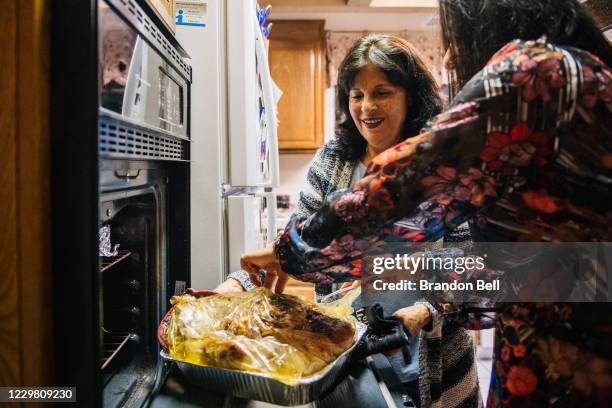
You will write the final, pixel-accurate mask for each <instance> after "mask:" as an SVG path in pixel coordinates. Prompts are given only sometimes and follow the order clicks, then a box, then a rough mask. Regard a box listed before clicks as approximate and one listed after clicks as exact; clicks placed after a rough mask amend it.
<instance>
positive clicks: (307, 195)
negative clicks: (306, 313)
mask: <svg viewBox="0 0 612 408" xmlns="http://www.w3.org/2000/svg"><path fill="white" fill-rule="evenodd" d="M341 149H342V147H341V145H340V143H339V142H338V141H337V140H336V139H335V138H333V139H331V140H330V141H328V142H327V143H326V144H325V145H323V146H322V147H321V148H319V150H317V152H316V154H315V157H314V158H313V160H312V162H311V164H310V168H309V170H308V175H307V176H306V181H307V183H306V184H307V185H306V188H305V189H304V190H303V191H302V192H300V199H299V201H298V203H297V209H296V212H297V213H298V214H299V215H301V216H305V217H308V216H310V215H311V214H313V213H314V212H315V211H317V210H318V209H319V208H321V206H322V205H323V202H324V201H325V198H326V197H327V196H328V195H329V194H331V193H333V192H334V191H337V190H340V189H345V188H348V187H350V183H351V176H352V174H353V170H354V169H355V166H356V164H357V162H354V161H353V162H351V161H346V160H343V159H342V158H341V155H340V151H341ZM464 240H469V228H468V227H467V226H466V225H464V226H462V227H460V228H458V229H456V230H455V231H453V232H452V233H450V234H448V235H447V236H446V237H445V241H454V242H457V241H464ZM229 276H230V277H232V278H234V279H236V280H238V281H239V282H241V284H242V285H243V286H244V287H245V289H247V290H249V289H251V288H254V286H253V284H252V283H251V282H250V280H249V278H248V275H247V274H246V272H234V273H232V274H230V275H229ZM332 290H333V288H332V287H331V285H317V287H316V292H317V298H320V296H322V295H324V294H327V293H330V292H331V291H332ZM417 303H421V304H424V305H425V306H427V307H428V308H429V310H430V312H431V322H430V324H429V325H428V326H427V327H425V328H424V329H423V330H421V332H420V334H419V336H420V337H419V370H420V373H419V391H420V395H421V404H420V406H421V407H435V408H455V407H457V408H459V407H460V408H464V407H465V408H467V407H481V406H482V399H481V396H480V391H479V387H478V374H477V371H476V364H475V362H474V350H473V347H472V339H471V337H470V335H469V334H468V332H467V331H466V330H465V329H464V328H463V327H461V326H459V325H456V324H451V323H448V324H445V321H444V319H443V317H442V316H441V315H440V314H439V312H438V311H437V310H436V309H435V308H434V307H433V306H431V305H430V304H429V303H428V302H417Z"/></svg>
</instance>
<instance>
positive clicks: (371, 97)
mask: <svg viewBox="0 0 612 408" xmlns="http://www.w3.org/2000/svg"><path fill="white" fill-rule="evenodd" d="M407 105H408V101H407V100H406V90H404V88H402V87H401V86H396V85H393V84H392V83H391V82H389V80H388V79H387V77H386V76H385V74H384V73H383V72H382V71H381V70H379V69H378V68H376V67H375V66H374V65H366V66H365V67H364V68H363V69H361V71H359V73H358V74H357V76H356V77H355V83H354V84H353V87H352V88H351V91H350V99H349V110H350V112H351V117H352V119H353V122H354V123H355V125H356V127H357V130H358V131H359V133H361V135H362V136H363V138H364V139H365V140H366V141H367V145H366V151H365V155H364V157H363V158H362V161H363V163H364V164H369V162H370V161H371V159H372V158H373V157H374V156H376V155H378V154H379V153H382V152H383V151H385V150H387V149H388V148H389V147H391V146H393V145H394V144H396V143H397V142H399V141H400V140H401V134H402V130H403V126H404V121H405V119H406V113H407V111H408V106H407Z"/></svg>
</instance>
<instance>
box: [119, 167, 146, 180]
mask: <svg viewBox="0 0 612 408" xmlns="http://www.w3.org/2000/svg"><path fill="white" fill-rule="evenodd" d="M139 175H140V169H138V170H115V177H117V178H120V179H125V180H133V179H136V178H138V176H139Z"/></svg>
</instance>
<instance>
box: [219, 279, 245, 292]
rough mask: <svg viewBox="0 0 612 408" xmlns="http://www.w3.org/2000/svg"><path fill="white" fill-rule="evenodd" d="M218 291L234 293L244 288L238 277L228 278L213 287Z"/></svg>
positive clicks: (242, 290)
mask: <svg viewBox="0 0 612 408" xmlns="http://www.w3.org/2000/svg"><path fill="white" fill-rule="evenodd" d="M213 290H214V291H215V292H217V293H232V292H244V288H243V287H242V285H241V284H240V282H238V281H237V280H236V279H232V278H227V279H226V280H225V281H224V282H221V284H220V285H219V286H217V287H216V288H214V289H213Z"/></svg>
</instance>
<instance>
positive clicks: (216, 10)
mask: <svg viewBox="0 0 612 408" xmlns="http://www.w3.org/2000/svg"><path fill="white" fill-rule="evenodd" d="M176 9H177V30H176V37H177V39H178V41H179V42H180V43H181V45H182V46H183V47H184V48H185V50H186V51H187V53H188V54H189V55H190V57H191V58H190V60H189V64H190V65H191V66H192V69H193V73H192V77H193V78H192V80H193V82H192V87H191V116H190V119H191V121H190V123H191V135H192V143H193V144H192V149H191V160H192V163H191V286H192V287H194V288H198V289H206V288H212V287H214V286H216V285H217V284H218V283H220V282H221V281H222V280H223V279H224V278H225V276H227V274H228V273H229V272H232V271H234V270H237V269H238V268H239V267H240V255H241V254H242V253H244V252H247V251H251V250H254V249H257V248H260V247H263V246H265V245H267V244H268V243H270V242H271V241H272V240H273V239H274V235H275V233H274V231H275V224H276V220H275V212H276V196H275V193H274V188H275V187H277V186H278V179H279V175H278V139H277V132H276V102H277V100H278V97H279V95H280V92H279V91H278V89H277V88H276V85H275V84H274V82H273V81H272V78H271V77H270V69H269V66H268V56H267V52H266V48H265V45H264V36H263V34H262V32H261V29H260V25H259V23H258V15H257V9H258V5H257V2H256V1H255V0H208V1H204V0H187V1H180V0H179V1H177V7H176Z"/></svg>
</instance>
